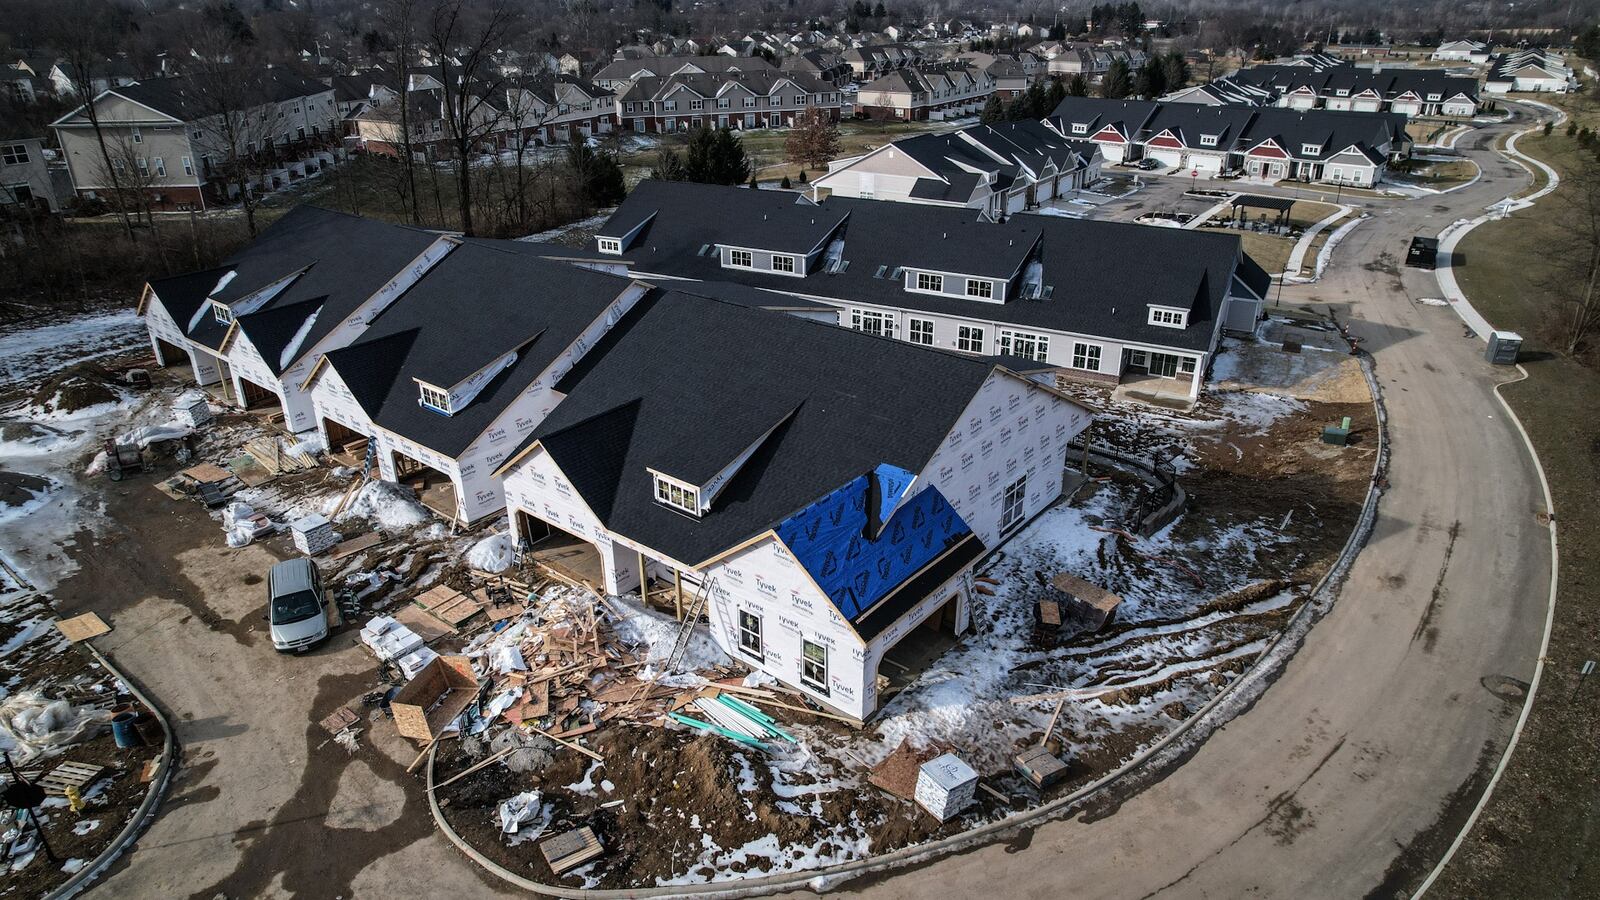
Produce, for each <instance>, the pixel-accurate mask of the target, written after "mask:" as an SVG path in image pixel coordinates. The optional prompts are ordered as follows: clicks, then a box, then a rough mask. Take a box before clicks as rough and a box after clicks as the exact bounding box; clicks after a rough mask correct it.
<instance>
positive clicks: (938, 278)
mask: <svg viewBox="0 0 1600 900" xmlns="http://www.w3.org/2000/svg"><path fill="white" fill-rule="evenodd" d="M917 290H919V291H927V292H929V293H933V294H942V293H944V276H943V275H935V274H933V273H932V272H918V273H917Z"/></svg>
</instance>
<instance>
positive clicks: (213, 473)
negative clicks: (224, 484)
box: [179, 462, 233, 484]
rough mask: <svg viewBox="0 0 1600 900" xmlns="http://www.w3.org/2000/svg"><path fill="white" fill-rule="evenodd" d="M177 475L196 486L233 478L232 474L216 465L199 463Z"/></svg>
mask: <svg viewBox="0 0 1600 900" xmlns="http://www.w3.org/2000/svg"><path fill="white" fill-rule="evenodd" d="M179 474H181V475H182V476H183V477H185V478H187V479H189V480H190V481H193V482H195V483H197V484H212V483H215V482H220V481H227V480H228V479H229V478H232V477H233V473H232V472H229V471H228V470H227V469H224V468H222V467H221V466H219V465H217V464H216V463H208V462H206V463H200V464H199V465H197V466H190V467H189V468H187V469H184V470H183V471H182V472H180V473H179Z"/></svg>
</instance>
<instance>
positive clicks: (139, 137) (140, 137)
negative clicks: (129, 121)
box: [133, 126, 144, 144]
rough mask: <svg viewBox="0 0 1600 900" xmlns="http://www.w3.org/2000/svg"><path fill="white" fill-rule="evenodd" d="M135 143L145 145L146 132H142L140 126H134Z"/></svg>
mask: <svg viewBox="0 0 1600 900" xmlns="http://www.w3.org/2000/svg"><path fill="white" fill-rule="evenodd" d="M133 142H134V143H135V144H142V143H144V132H142V131H140V130H139V128H138V126H134V129H133Z"/></svg>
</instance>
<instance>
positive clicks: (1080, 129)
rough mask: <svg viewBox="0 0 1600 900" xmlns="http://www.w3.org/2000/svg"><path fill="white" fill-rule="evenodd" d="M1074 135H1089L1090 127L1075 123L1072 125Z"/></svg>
mask: <svg viewBox="0 0 1600 900" xmlns="http://www.w3.org/2000/svg"><path fill="white" fill-rule="evenodd" d="M1072 133H1073V134H1088V133H1089V126H1088V125H1086V124H1084V123H1083V122H1073V123H1072Z"/></svg>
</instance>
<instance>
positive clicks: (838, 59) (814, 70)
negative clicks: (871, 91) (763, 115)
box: [778, 49, 851, 88]
mask: <svg viewBox="0 0 1600 900" xmlns="http://www.w3.org/2000/svg"><path fill="white" fill-rule="evenodd" d="M778 68H779V69H780V70H781V71H783V72H791V73H799V74H801V75H809V76H811V77H812V78H815V79H816V80H818V81H820V82H822V83H824V84H828V85H832V86H833V87H836V88H838V87H844V86H845V85H846V84H849V83H850V79H851V69H850V64H849V63H847V62H845V61H844V57H842V56H840V55H839V54H837V53H834V52H833V51H831V50H822V49H812V50H805V51H802V52H800V53H797V54H795V55H793V56H786V57H784V58H783V61H782V62H781V63H780V64H779V66H778Z"/></svg>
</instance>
